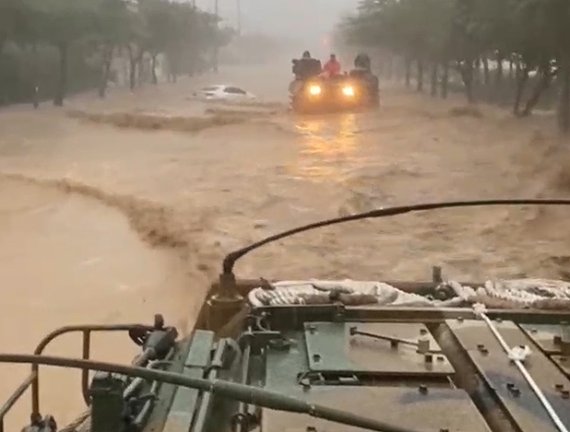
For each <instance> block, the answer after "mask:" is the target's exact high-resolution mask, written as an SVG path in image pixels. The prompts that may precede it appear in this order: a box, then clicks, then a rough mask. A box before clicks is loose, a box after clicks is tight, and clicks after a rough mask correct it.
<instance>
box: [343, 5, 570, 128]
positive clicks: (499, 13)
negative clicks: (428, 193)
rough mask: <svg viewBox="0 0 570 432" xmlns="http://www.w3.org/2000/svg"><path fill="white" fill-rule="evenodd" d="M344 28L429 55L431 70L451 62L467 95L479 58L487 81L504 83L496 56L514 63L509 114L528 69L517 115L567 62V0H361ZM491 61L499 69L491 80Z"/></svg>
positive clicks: (357, 36)
mask: <svg viewBox="0 0 570 432" xmlns="http://www.w3.org/2000/svg"><path fill="white" fill-rule="evenodd" d="M342 32H343V34H344V37H345V39H346V40H347V41H348V42H349V43H352V44H355V45H359V46H369V47H378V48H382V49H383V50H388V51H389V52H392V53H393V54H394V55H397V56H401V57H404V58H407V59H410V60H417V61H418V62H423V61H427V62H429V63H431V64H433V65H435V66H434V67H435V69H434V70H435V71H436V72H437V65H441V66H444V67H445V68H447V66H448V65H451V66H454V68H455V70H456V71H457V72H458V74H459V76H460V77H461V78H462V79H463V82H464V85H465V90H466V93H467V96H468V97H469V99H470V101H471V100H472V99H473V87H474V86H475V85H476V80H477V73H478V69H479V64H484V65H485V74H486V76H485V84H487V85H490V84H494V85H496V84H497V83H498V82H502V80H501V77H502V71H503V68H502V61H503V60H508V61H512V62H515V63H516V64H517V66H518V73H517V75H516V77H515V80H516V84H515V85H516V88H517V90H516V95H515V99H516V100H515V113H518V105H519V103H520V102H521V97H522V94H523V93H524V89H525V86H526V83H527V81H528V78H529V76H530V75H533V74H536V75H537V76H538V77H539V78H537V80H536V81H537V87H536V88H535V90H534V91H533V92H532V94H531V97H530V101H529V103H530V105H528V104H527V107H526V108H525V110H524V112H523V114H525V113H526V114H528V113H530V110H531V109H532V106H533V104H536V102H537V101H538V97H539V96H540V94H541V92H542V91H544V90H545V89H546V88H547V87H548V86H549V85H550V82H551V81H553V80H554V77H555V76H556V75H557V74H558V73H559V72H560V71H561V70H562V69H563V68H570V44H569V43H568V42H569V41H570V2H569V1H568V0H361V1H360V4H359V7H358V9H357V11H356V13H355V14H354V15H353V16H352V17H350V18H348V19H347V20H346V21H345V22H344V23H343V26H342ZM489 60H491V61H494V62H495V68H496V70H497V72H496V74H497V78H498V79H497V80H494V82H493V83H491V80H489V79H488V76H489ZM569 73H570V72H569ZM436 78H437V76H436ZM446 79H447V77H446ZM434 82H436V83H437V79H435V80H434ZM489 93H492V92H489ZM569 93H570V90H569ZM432 94H433V92H432ZM569 105H570V103H569ZM568 111H569V112H570V108H569V109H568ZM569 123H570V121H569Z"/></svg>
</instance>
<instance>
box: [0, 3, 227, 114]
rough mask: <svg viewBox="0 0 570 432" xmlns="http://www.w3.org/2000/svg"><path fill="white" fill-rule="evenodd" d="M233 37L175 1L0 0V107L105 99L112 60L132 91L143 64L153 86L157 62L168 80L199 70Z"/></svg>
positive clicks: (215, 21)
mask: <svg viewBox="0 0 570 432" xmlns="http://www.w3.org/2000/svg"><path fill="white" fill-rule="evenodd" d="M231 37H232V31H231V30H229V29H220V28H219V26H218V18H217V17H216V16H215V15H212V14H209V13H206V12H204V11H201V10H199V9H197V8H194V7H192V6H191V4H190V3H178V2H175V1H172V0H138V1H136V0H0V104H9V103H16V102H28V101H34V100H41V99H46V98H53V101H54V103H55V104H56V105H62V104H63V100H64V98H65V95H66V94H67V93H69V92H74V91H79V90H83V89H89V88H98V91H99V94H100V96H101V97H104V96H105V93H106V90H107V85H108V82H109V79H110V78H111V75H112V64H113V61H114V60H116V59H117V58H119V57H122V58H125V59H126V61H127V63H128V69H129V73H128V76H129V79H128V84H129V86H130V88H131V89H134V88H135V87H136V85H137V83H138V82H139V79H138V77H139V75H141V73H142V69H143V65H144V64H145V62H146V63H148V65H149V67H148V69H149V75H150V80H151V81H152V82H154V83H157V81H158V78H157V73H156V68H157V59H158V58H159V56H160V55H162V57H164V58H165V59H166V60H167V61H166V63H167V65H168V72H169V77H170V79H172V80H175V79H176V76H177V75H179V74H181V73H189V74H192V73H194V72H196V71H200V70H204V68H205V67H207V66H208V65H207V64H205V63H207V62H209V60H207V59H211V58H212V52H213V51H214V50H216V49H218V48H219V47H221V46H224V45H226V44H227V43H228V42H229V41H230V39H231Z"/></svg>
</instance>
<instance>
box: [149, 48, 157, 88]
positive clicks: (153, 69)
mask: <svg viewBox="0 0 570 432" xmlns="http://www.w3.org/2000/svg"><path fill="white" fill-rule="evenodd" d="M157 55H158V54H152V61H151V66H150V69H151V73H152V83H153V84H154V85H157V84H158V77H157V76H156V56H157Z"/></svg>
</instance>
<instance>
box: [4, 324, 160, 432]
mask: <svg viewBox="0 0 570 432" xmlns="http://www.w3.org/2000/svg"><path fill="white" fill-rule="evenodd" d="M152 329H153V326H146V325H142V324H118V325H77V326H65V327H60V328H58V329H56V330H54V331H52V332H51V333H49V334H48V335H47V336H45V337H44V338H43V339H42V340H41V341H40V343H39V344H38V345H37V347H36V349H35V350H34V355H42V353H43V351H44V350H45V348H46V347H47V346H48V345H49V344H50V343H51V342H52V341H53V340H54V339H56V338H58V337H59V336H61V335H64V334H67V333H74V332H81V333H83V342H82V358H83V359H84V360H89V356H90V351H91V333H92V332H116V331H130V330H152ZM31 368H32V371H31V373H30V375H28V376H27V377H26V379H25V380H24V381H23V382H22V383H21V384H20V385H19V386H18V388H17V389H16V390H15V391H14V393H12V395H11V396H10V397H9V398H8V400H7V401H6V402H5V403H4V404H3V405H2V406H1V407H0V432H4V417H5V416H6V414H7V413H8V412H9V411H10V410H11V409H12V407H13V406H14V405H15V404H16V402H18V400H19V399H20V398H21V397H22V395H23V394H24V393H25V392H26V390H27V389H28V388H29V387H31V388H32V391H31V393H32V395H31V397H32V416H39V414H40V400H39V392H40V390H39V365H38V364H32V366H31ZM81 390H82V393H83V399H84V400H85V403H86V404H87V405H89V404H90V400H89V371H88V370H86V369H85V370H83V371H82V372H81Z"/></svg>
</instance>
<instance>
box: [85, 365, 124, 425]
mask: <svg viewBox="0 0 570 432" xmlns="http://www.w3.org/2000/svg"><path fill="white" fill-rule="evenodd" d="M125 387H126V381H125V377H124V376H121V375H118V374H110V373H105V372H97V373H96V374H95V376H94V377H93V383H92V384H91V388H90V391H89V393H90V395H91V401H92V404H91V431H92V432H109V431H113V432H124V431H126V423H125V421H124V419H123V415H124V413H125V408H126V402H125V400H124V399H123V392H124V390H125Z"/></svg>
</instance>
